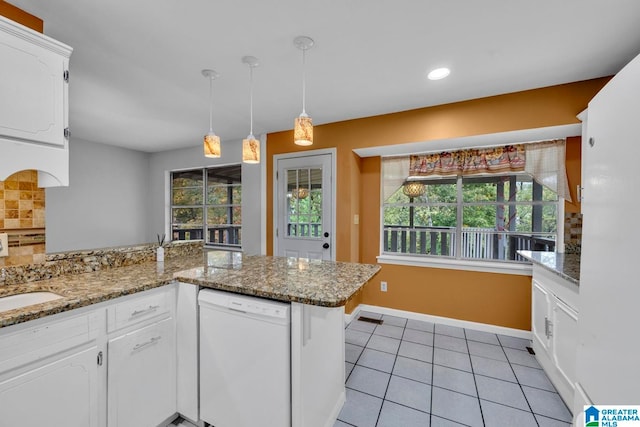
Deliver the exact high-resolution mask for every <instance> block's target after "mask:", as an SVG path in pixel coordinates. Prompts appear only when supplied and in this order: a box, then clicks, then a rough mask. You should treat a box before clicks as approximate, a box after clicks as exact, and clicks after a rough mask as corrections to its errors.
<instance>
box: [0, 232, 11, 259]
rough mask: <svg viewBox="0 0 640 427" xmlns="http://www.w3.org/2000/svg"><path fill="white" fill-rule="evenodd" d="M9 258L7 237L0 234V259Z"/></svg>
mask: <svg viewBox="0 0 640 427" xmlns="http://www.w3.org/2000/svg"><path fill="white" fill-rule="evenodd" d="M5 256H9V235H8V234H7V233H0V257H5Z"/></svg>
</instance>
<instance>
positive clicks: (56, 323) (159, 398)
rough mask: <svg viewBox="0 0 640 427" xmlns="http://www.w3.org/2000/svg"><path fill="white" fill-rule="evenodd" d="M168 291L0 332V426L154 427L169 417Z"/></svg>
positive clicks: (171, 330) (172, 380) (172, 406)
mask: <svg viewBox="0 0 640 427" xmlns="http://www.w3.org/2000/svg"><path fill="white" fill-rule="evenodd" d="M175 293H176V285H174V284H171V285H168V286H163V287H161V288H158V289H153V290H150V291H145V292H140V293H138V294H134V295H131V296H126V297H121V298H117V299H115V300H112V301H109V302H104V303H100V304H96V305H94V306H89V307H83V308H80V309H77V310H71V311H69V312H66V313H60V314H56V315H53V316H51V317H44V318H41V319H38V320H34V321H31V322H26V323H21V324H18V325H14V326H9V327H5V328H0V426H2V427H4V426H5V425H6V426H20V427H41V426H65V427H107V426H108V427H128V426H135V427H157V426H158V425H159V424H161V423H163V422H164V421H166V420H167V419H168V418H170V417H172V416H173V415H174V414H175V413H176V412H177V404H176V401H177V397H176V388H177V387H176V324H175V322H176V316H175V312H176V309H175V304H176V296H175Z"/></svg>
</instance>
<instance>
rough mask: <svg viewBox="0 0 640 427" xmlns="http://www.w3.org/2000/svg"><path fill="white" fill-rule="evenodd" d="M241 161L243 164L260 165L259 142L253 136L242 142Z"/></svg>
mask: <svg viewBox="0 0 640 427" xmlns="http://www.w3.org/2000/svg"><path fill="white" fill-rule="evenodd" d="M242 161H243V162H244V163H260V141H258V140H257V139H255V137H254V136H253V135H249V136H248V137H246V138H245V139H243V140H242Z"/></svg>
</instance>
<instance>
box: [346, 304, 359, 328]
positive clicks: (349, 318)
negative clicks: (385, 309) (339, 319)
mask: <svg viewBox="0 0 640 427" xmlns="http://www.w3.org/2000/svg"><path fill="white" fill-rule="evenodd" d="M360 306H361V304H358V306H357V307H356V308H354V309H353V311H352V312H351V313H349V314H347V313H345V314H344V325H345V326H347V325H348V324H349V323H351V321H352V320H353V319H355V318H356V317H358V315H359V314H360Z"/></svg>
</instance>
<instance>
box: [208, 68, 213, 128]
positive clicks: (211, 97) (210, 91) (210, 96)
mask: <svg viewBox="0 0 640 427" xmlns="http://www.w3.org/2000/svg"><path fill="white" fill-rule="evenodd" d="M209 133H213V77H209Z"/></svg>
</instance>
